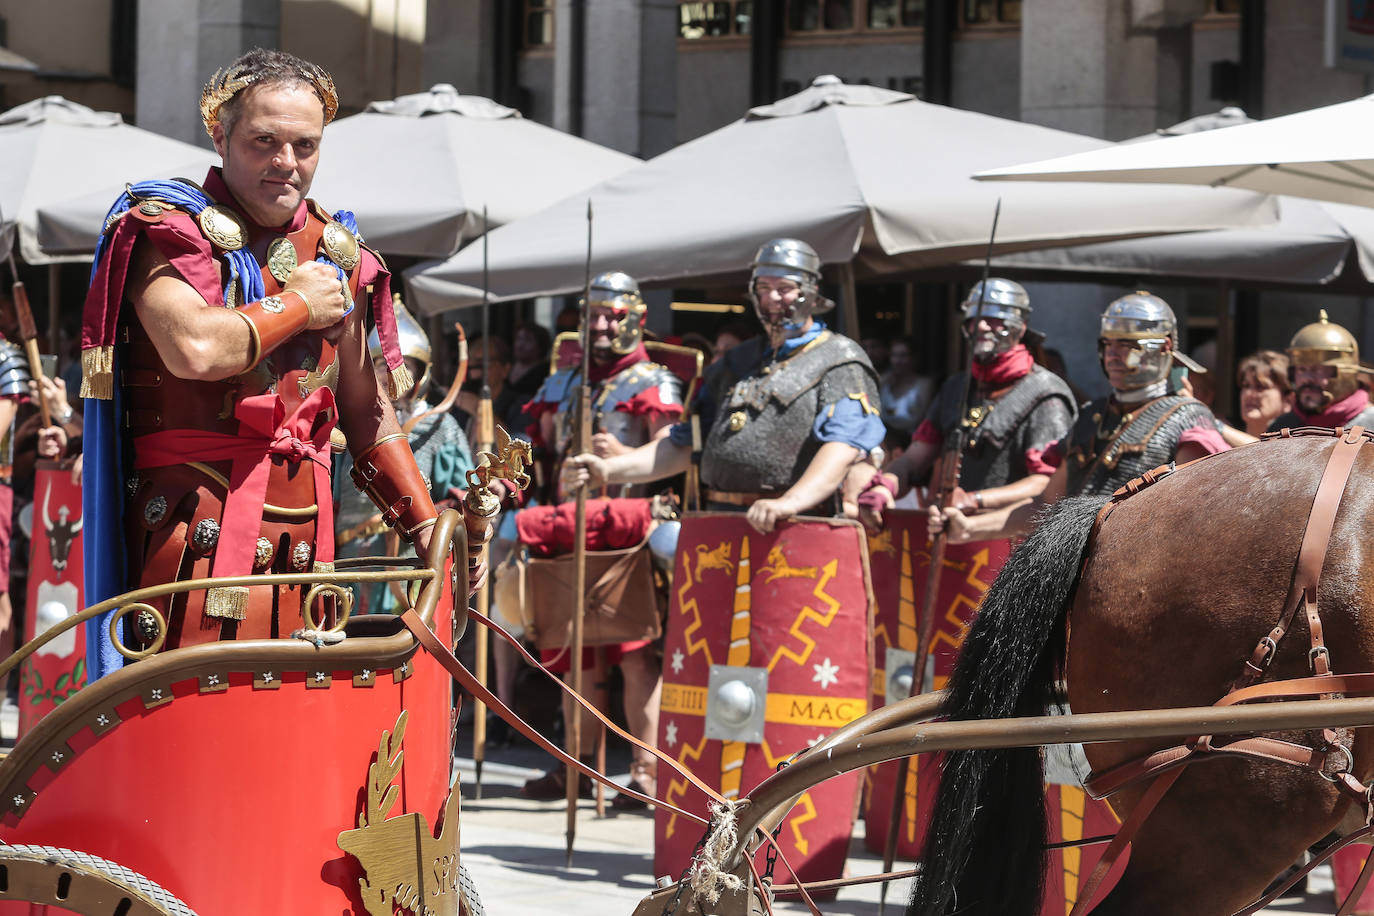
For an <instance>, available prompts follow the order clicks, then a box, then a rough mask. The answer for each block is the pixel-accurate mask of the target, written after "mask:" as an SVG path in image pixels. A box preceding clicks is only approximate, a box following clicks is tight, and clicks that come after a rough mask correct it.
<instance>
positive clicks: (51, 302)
mask: <svg viewBox="0 0 1374 916" xmlns="http://www.w3.org/2000/svg"><path fill="white" fill-rule="evenodd" d="M61 311H62V266H61V265H60V264H56V263H53V264H49V265H48V349H49V350H50V351H51V352H53V353H57V354H61V352H62V348H61V347H60V346H58V340H57V329H58V327H59V325H58V322H59V321H60V320H61ZM58 368H59V369H60V368H61V366H58Z"/></svg>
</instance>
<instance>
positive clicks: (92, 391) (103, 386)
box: [81, 344, 114, 401]
mask: <svg viewBox="0 0 1374 916" xmlns="http://www.w3.org/2000/svg"><path fill="white" fill-rule="evenodd" d="M81 396H82V397H83V398H97V399H99V400H102V401H108V400H110V399H111V398H113V397H114V347H113V346H111V345H109V344H105V345H103V346H99V347H90V348H89V349H86V350H82V351H81Z"/></svg>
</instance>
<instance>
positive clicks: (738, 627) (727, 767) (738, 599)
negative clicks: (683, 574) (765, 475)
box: [720, 537, 753, 799]
mask: <svg viewBox="0 0 1374 916" xmlns="http://www.w3.org/2000/svg"><path fill="white" fill-rule="evenodd" d="M750 568H751V564H750V562H749V538H747V537H746V538H744V540H743V541H742V542H741V543H740V548H739V567H738V568H737V569H736V570H735V605H734V613H733V615H732V616H731V618H730V649H729V651H728V652H727V654H726V657H725V663H726V664H727V665H732V666H735V667H743V666H745V665H748V664H749V652H750V645H749V629H750V627H751V626H752V625H753V601H752V596H753V593H752V591H751V590H750V585H749V579H750ZM748 749H749V748H748V745H746V744H745V743H744V742H743V741H726V742H724V743H723V744H721V747H720V794H721V795H723V796H725V797H726V798H729V799H735V798H739V790H740V782H741V780H742V779H743V777H744V755H745V752H746V751H747V750H748Z"/></svg>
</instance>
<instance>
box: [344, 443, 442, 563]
mask: <svg viewBox="0 0 1374 916" xmlns="http://www.w3.org/2000/svg"><path fill="white" fill-rule="evenodd" d="M352 473H353V483H354V485H355V486H357V488H358V489H359V490H361V491H362V492H363V493H365V494H366V495H367V498H368V499H370V500H372V504H373V505H374V506H376V507H377V508H378V509H381V510H382V521H383V522H385V523H386V524H387V525H389V526H391V527H392V528H394V529H396V531H397V532H398V533H399V534H400V535H401V536H402V537H404V538H405V539H406V540H407V541H414V539H415V533H416V532H417V531H419V530H420V529H422V528H427V527H429V526H430V525H433V524H434V522H435V521H436V520H437V519H438V518H439V512H438V510H436V509H435V508H434V500H432V499H431V498H430V495H429V484H428V483H426V482H425V478H424V476H423V475H422V474H421V473H420V468H419V466H418V465H417V464H416V463H415V456H414V455H413V454H412V453H411V451H410V441H409V440H408V439H407V438H406V437H405V434H403V433H393V434H391V435H390V436H383V437H382V438H380V439H378V440H377V441H376V442H374V443H372V444H371V445H369V446H368V447H367V448H365V449H363V451H362V452H361V453H360V454H359V455H357V456H356V457H354V459H353V472H352Z"/></svg>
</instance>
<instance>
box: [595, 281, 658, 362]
mask: <svg viewBox="0 0 1374 916" xmlns="http://www.w3.org/2000/svg"><path fill="white" fill-rule="evenodd" d="M588 298H589V299H590V304H591V307H592V308H603V309H610V310H611V311H612V312H614V313H615V335H614V336H613V337H612V338H611V350H612V351H613V352H615V353H616V354H617V355H620V356H624V355H625V354H627V353H633V352H634V351H635V350H637V349H639V344H640V341H642V340H643V339H644V320H645V318H646V316H647V313H648V306H646V305H645V304H644V299H643V297H641V296H640V295H639V284H638V283H636V282H635V281H634V277H631V276H630V275H629V274H627V273H623V272H621V271H619V270H608V271H606V272H605V273H601V274H597V275H596V276H595V277H593V278H592V284H591V290H590V293H589V295H588ZM586 304H587V303H586V302H585V301H583V302H579V303H578V305H579V307H580V306H583V305H586Z"/></svg>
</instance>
